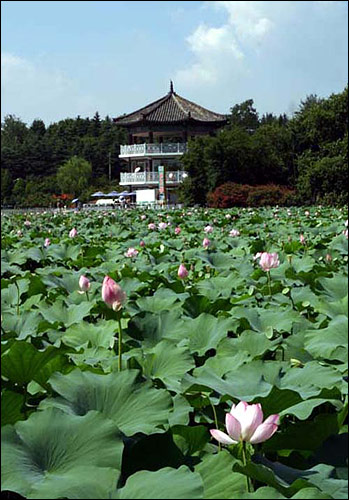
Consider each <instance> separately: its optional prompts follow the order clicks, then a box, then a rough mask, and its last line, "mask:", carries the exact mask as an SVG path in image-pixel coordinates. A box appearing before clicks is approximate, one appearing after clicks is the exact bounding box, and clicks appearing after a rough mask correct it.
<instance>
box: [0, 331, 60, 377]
mask: <svg viewBox="0 0 349 500" xmlns="http://www.w3.org/2000/svg"><path fill="white" fill-rule="evenodd" d="M60 355H61V353H60V351H59V349H56V348H55V347H53V346H49V347H47V348H46V349H45V350H43V351H38V350H37V349H36V348H35V347H34V346H33V345H32V344H29V343H28V342H25V341H23V340H18V341H16V342H15V343H14V344H12V345H11V347H10V349H9V350H8V351H6V353H5V354H4V355H3V357H2V359H1V375H2V376H3V377H5V378H7V379H9V380H10V381H11V382H14V383H17V384H20V385H25V384H28V383H29V382H30V381H31V380H36V379H37V378H38V377H39V376H40V371H41V370H42V369H43V368H44V366H45V365H46V364H47V363H48V362H49V361H51V360H52V359H53V358H55V357H56V356H60Z"/></svg>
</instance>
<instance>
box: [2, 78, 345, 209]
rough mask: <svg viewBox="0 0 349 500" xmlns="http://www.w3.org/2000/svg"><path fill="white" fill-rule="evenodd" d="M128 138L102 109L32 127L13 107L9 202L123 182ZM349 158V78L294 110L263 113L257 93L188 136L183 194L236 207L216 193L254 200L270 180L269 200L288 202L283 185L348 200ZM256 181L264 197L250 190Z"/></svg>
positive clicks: (5, 128)
mask: <svg viewBox="0 0 349 500" xmlns="http://www.w3.org/2000/svg"><path fill="white" fill-rule="evenodd" d="M126 142H127V139H126V133H125V131H124V130H122V129H120V128H118V127H116V126H115V125H114V124H113V122H112V120H111V119H110V118H109V117H108V116H107V117H105V118H104V119H101V118H100V116H99V114H98V112H97V113H96V114H95V116H94V117H93V118H92V119H90V118H81V117H80V116H78V117H77V118H75V119H70V118H69V119H65V120H62V121H59V122H58V123H53V124H51V125H49V126H48V127H46V126H45V124H44V122H43V121H42V120H38V119H37V120H34V121H33V123H32V124H31V125H30V126H27V125H26V124H25V123H23V122H22V121H21V119H19V118H17V117H15V116H12V115H8V116H6V117H5V119H4V122H3V123H2V126H1V181H2V182H1V204H2V205H16V206H35V205H43V206H49V205H50V204H52V203H53V197H52V195H53V194H56V195H58V194H60V193H67V190H68V188H69V187H70V191H69V192H70V194H72V195H74V196H79V197H80V198H81V199H82V200H88V198H89V195H90V194H91V193H92V192H93V191H94V190H96V189H102V190H103V189H117V187H118V178H119V173H120V170H121V168H122V166H121V162H120V161H119V159H118V154H119V149H120V144H125V143H126ZM347 161H348V87H346V88H345V89H344V90H343V92H341V93H339V94H332V95H331V96H329V97H328V98H319V97H317V96H315V95H310V96H308V97H307V98H306V99H305V100H304V101H302V102H301V103H300V105H299V107H298V110H297V111H296V112H295V113H294V115H293V116H292V118H289V117H287V116H286V115H280V116H275V115H273V114H271V113H267V114H265V115H263V116H261V117H260V116H259V114H258V112H257V110H256V109H255V108H254V103H253V100H252V99H250V100H247V101H245V102H243V103H240V104H236V105H235V106H234V107H232V108H231V110H230V113H229V115H228V124H227V125H226V127H225V128H224V129H223V130H221V131H220V132H219V133H218V134H217V135H216V136H215V137H210V136H205V137H198V138H196V139H195V140H192V141H191V142H189V151H188V153H186V154H185V155H184V156H183V159H182V163H183V168H184V169H185V170H187V171H188V173H189V177H188V178H187V179H186V181H185V182H184V183H183V185H182V186H181V188H180V197H181V199H182V200H185V201H186V202H187V203H188V204H202V205H205V204H206V203H207V201H208V200H211V205H212V206H227V205H224V204H223V205H219V203H218V202H217V201H216V200H218V199H220V198H219V196H221V194H222V193H225V194H224V196H225V200H230V201H231V203H234V199H244V200H246V199H251V200H253V201H255V200H257V198H258V199H261V192H262V189H261V186H264V187H266V189H267V188H268V189H269V191H268V193H271V192H272V193H274V194H273V196H271V197H269V198H268V199H269V201H270V203H273V201H275V202H276V203H277V202H280V200H281V198H280V193H281V192H282V193H283V194H285V193H286V194H287V196H286V197H285V203H288V204H295V203H296V204H306V203H314V202H317V203H318V202H321V203H325V204H337V205H338V204H339V205H341V204H345V203H346V202H347V196H348V195H347V183H348V169H347ZM109 169H110V170H109ZM109 171H110V172H111V181H109ZM74 176H75V177H74ZM276 186H278V187H279V190H278V189H276ZM252 188H253V189H254V191H253V193H255V194H254V196H255V197H254V198H246V197H245V198H243V195H242V193H247V194H248V192H251V189H252ZM257 188H259V190H258V189H257ZM280 189H281V191H280ZM249 190H250V191H249ZM282 190H283V191H282ZM232 193H233V194H232ZM236 193H237V194H236ZM256 193H257V195H258V197H257V198H256V196H257V195H256ZM229 195H230V198H229ZM234 196H235V198H234ZM246 196H247V195H246ZM262 198H263V196H262ZM215 203H216V205H215Z"/></svg>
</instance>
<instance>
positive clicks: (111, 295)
mask: <svg viewBox="0 0 349 500" xmlns="http://www.w3.org/2000/svg"><path fill="white" fill-rule="evenodd" d="M102 299H103V300H104V302H105V303H106V304H107V306H109V307H112V308H113V309H114V311H118V310H119V309H121V307H122V305H123V303H124V302H125V300H126V293H125V292H124V291H123V290H122V288H121V286H120V285H118V284H117V283H115V281H114V280H113V279H112V278H110V277H109V276H106V277H105V278H104V280H103V285H102Z"/></svg>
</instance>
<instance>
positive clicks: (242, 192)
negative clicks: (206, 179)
mask: <svg viewBox="0 0 349 500" xmlns="http://www.w3.org/2000/svg"><path fill="white" fill-rule="evenodd" d="M294 195H295V191H294V190H292V189H290V188H287V187H285V186H280V185H276V184H266V185H259V186H250V185H249V184H236V183H234V182H227V183H226V184H222V185H221V186H218V187H217V188H216V189H215V190H214V191H213V192H211V193H209V194H208V196H207V201H208V204H209V206H210V207H214V208H229V207H233V206H235V207H246V206H255V207H261V206H267V205H290V204H291V202H292V200H293V198H294Z"/></svg>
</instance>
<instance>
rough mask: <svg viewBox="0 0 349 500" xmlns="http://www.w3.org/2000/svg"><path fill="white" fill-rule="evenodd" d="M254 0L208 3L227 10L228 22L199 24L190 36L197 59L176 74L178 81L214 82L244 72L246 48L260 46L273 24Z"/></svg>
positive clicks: (189, 82) (188, 84)
mask: <svg viewBox="0 0 349 500" xmlns="http://www.w3.org/2000/svg"><path fill="white" fill-rule="evenodd" d="M263 3H264V2H254V1H252V2H251V1H238V2H236V1H216V2H206V5H207V6H212V7H214V8H216V9H220V10H222V9H223V10H224V11H225V12H226V15H227V20H226V22H225V24H223V25H221V26H219V27H210V26H207V25H205V24H200V25H199V26H198V27H197V28H196V29H195V30H194V32H193V33H192V34H191V35H190V36H188V37H187V42H188V44H189V49H190V50H191V52H192V53H193V54H194V57H195V60H194V62H193V63H192V64H191V66H189V67H188V68H185V69H180V70H179V71H178V72H177V74H176V81H178V82H179V83H180V84H184V85H186V86H196V85H197V84H200V83H204V84H214V83H216V82H217V81H218V80H220V79H222V78H226V76H227V74H228V73H229V72H230V71H234V72H235V74H236V72H241V71H245V69H244V66H243V60H244V57H245V51H246V50H251V49H252V50H253V49H259V47H260V43H261V41H262V40H263V38H264V37H265V36H266V35H267V33H268V32H269V31H270V30H271V28H272V26H273V23H272V22H271V20H270V19H269V18H268V17H266V16H265V15H263V14H261V12H260V9H259V5H260V4H263Z"/></svg>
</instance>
